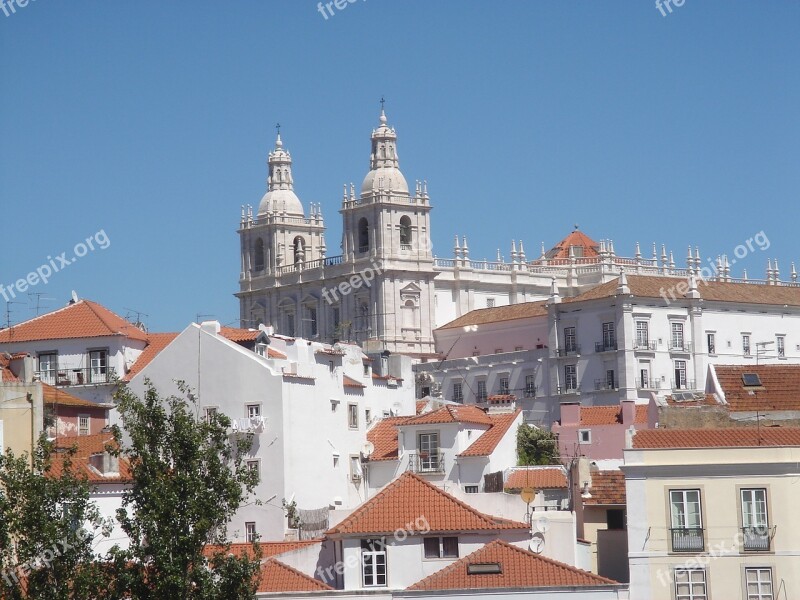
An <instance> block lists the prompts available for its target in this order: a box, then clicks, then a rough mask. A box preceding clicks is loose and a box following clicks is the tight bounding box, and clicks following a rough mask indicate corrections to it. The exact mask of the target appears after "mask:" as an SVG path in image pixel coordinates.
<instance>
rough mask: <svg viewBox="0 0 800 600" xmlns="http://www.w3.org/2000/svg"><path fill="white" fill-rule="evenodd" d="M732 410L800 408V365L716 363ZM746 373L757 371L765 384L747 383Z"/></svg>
mask: <svg viewBox="0 0 800 600" xmlns="http://www.w3.org/2000/svg"><path fill="white" fill-rule="evenodd" d="M714 370H715V371H716V374H717V380H718V381H719V384H720V386H721V387H722V390H723V392H724V393H725V401H726V402H727V403H728V406H729V407H730V410H732V411H734V412H738V411H755V410H759V411H778V410H800V365H749V366H728V365H714ZM745 373H755V374H757V375H758V377H759V379H761V386H759V387H746V386H745V385H744V382H743V381H742V375H743V374H745Z"/></svg>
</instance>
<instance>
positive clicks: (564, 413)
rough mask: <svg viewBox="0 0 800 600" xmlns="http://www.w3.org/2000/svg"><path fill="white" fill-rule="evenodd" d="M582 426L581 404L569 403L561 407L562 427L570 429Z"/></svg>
mask: <svg viewBox="0 0 800 600" xmlns="http://www.w3.org/2000/svg"><path fill="white" fill-rule="evenodd" d="M580 424H581V403H580V402H568V403H565V404H562V405H561V426H562V427H570V426H573V425H574V426H578V425H580Z"/></svg>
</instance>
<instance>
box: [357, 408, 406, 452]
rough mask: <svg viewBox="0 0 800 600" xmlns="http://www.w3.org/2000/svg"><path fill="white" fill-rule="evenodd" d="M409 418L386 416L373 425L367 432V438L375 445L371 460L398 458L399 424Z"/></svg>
mask: <svg viewBox="0 0 800 600" xmlns="http://www.w3.org/2000/svg"><path fill="white" fill-rule="evenodd" d="M407 419H408V417H386V418H384V419H381V420H380V421H378V422H377V423H376V424H375V425H373V426H372V428H371V429H370V430H369V431H368V432H367V440H368V441H370V442H372V443H373V445H374V446H375V450H374V451H373V453H372V454H371V455H370V457H369V459H370V461H376V460H397V453H398V443H397V426H398V425H401V424H403V423H404V422H405V421H406V420H407Z"/></svg>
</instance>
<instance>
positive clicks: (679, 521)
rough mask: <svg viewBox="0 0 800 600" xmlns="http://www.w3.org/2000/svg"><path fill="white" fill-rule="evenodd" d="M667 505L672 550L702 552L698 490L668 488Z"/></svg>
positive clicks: (701, 524)
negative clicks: (668, 506) (669, 517)
mask: <svg viewBox="0 0 800 600" xmlns="http://www.w3.org/2000/svg"><path fill="white" fill-rule="evenodd" d="M669 505H670V515H671V529H672V551H673V552H702V551H703V548H704V547H705V543H704V540H703V520H702V514H701V509H700V490H670V492H669Z"/></svg>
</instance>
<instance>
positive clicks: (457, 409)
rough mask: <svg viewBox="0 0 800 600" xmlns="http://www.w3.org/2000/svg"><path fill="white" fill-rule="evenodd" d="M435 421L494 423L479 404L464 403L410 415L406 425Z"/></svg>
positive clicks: (433, 422)
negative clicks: (469, 404) (414, 415)
mask: <svg viewBox="0 0 800 600" xmlns="http://www.w3.org/2000/svg"><path fill="white" fill-rule="evenodd" d="M435 423H475V424H478V425H492V420H491V419H490V418H489V415H487V414H486V413H485V412H484V411H482V410H481V409H480V408H478V407H477V406H467V405H464V404H445V405H444V406H443V407H441V408H438V409H436V410H432V411H430V412H426V413H422V414H421V415H417V416H416V417H410V418H409V419H408V420H407V421H406V422H405V425H431V424H435Z"/></svg>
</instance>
